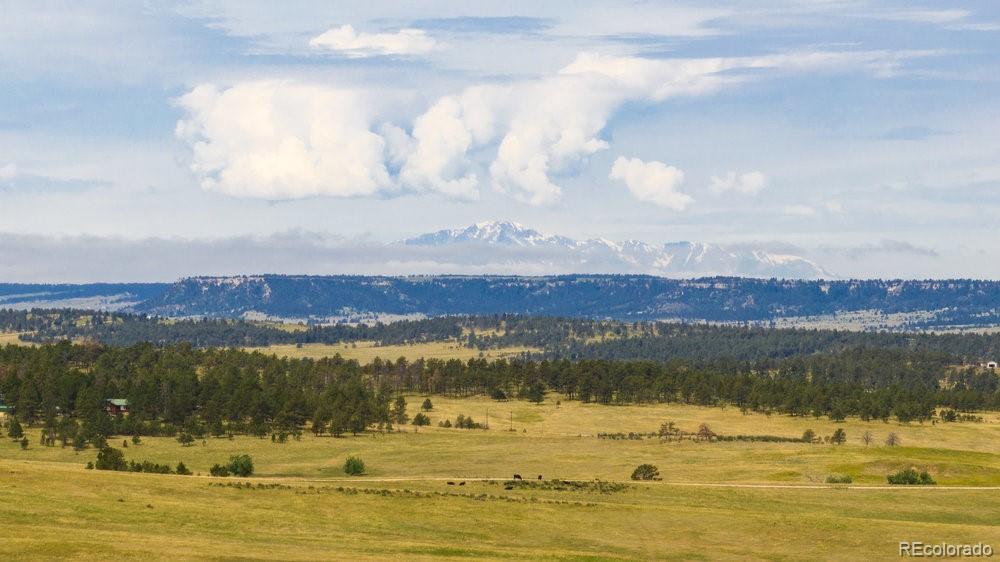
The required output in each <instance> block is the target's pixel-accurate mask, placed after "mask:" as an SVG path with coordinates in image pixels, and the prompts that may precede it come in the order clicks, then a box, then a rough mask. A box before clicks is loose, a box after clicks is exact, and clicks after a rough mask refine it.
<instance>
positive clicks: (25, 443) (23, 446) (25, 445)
mask: <svg viewBox="0 0 1000 562" xmlns="http://www.w3.org/2000/svg"><path fill="white" fill-rule="evenodd" d="M21 450H23V451H27V450H28V438H27V437H22V438H21Z"/></svg>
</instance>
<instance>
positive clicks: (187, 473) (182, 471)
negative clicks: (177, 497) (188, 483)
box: [177, 462, 191, 476]
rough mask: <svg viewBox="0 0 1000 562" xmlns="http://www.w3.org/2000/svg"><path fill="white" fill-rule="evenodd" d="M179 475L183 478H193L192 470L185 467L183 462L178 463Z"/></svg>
mask: <svg viewBox="0 0 1000 562" xmlns="http://www.w3.org/2000/svg"><path fill="white" fill-rule="evenodd" d="M177 474H180V475H181V476H191V469H189V468H188V467H187V466H185V465H184V463H183V462H179V463H177Z"/></svg>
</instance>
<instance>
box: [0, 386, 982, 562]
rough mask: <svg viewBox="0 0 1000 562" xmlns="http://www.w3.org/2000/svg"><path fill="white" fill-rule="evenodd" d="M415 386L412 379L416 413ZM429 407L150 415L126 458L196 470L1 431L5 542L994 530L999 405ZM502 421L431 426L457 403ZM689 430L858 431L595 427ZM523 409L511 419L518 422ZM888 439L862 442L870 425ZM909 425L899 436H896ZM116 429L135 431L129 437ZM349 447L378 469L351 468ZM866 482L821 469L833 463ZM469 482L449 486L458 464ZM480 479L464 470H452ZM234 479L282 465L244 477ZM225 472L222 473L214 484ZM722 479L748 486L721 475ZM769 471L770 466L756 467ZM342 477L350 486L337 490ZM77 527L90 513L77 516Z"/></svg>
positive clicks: (319, 554)
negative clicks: (112, 467)
mask: <svg viewBox="0 0 1000 562" xmlns="http://www.w3.org/2000/svg"><path fill="white" fill-rule="evenodd" d="M423 398H424V397H422V396H408V397H407V401H408V403H409V408H408V411H409V412H410V415H413V414H415V413H416V412H417V409H418V408H419V406H420V404H421V402H422V401H423ZM430 398H431V400H432V401H433V404H434V408H433V409H432V410H431V411H430V412H428V415H429V416H430V417H431V420H432V422H433V424H434V425H432V426H431V427H423V428H420V429H419V430H415V428H414V427H413V426H410V425H406V426H403V427H402V429H403V430H404V431H400V432H393V433H384V434H383V433H366V434H361V435H358V436H350V435H348V436H345V437H342V438H333V437H329V436H321V437H316V436H314V435H312V434H311V433H309V432H308V431H307V432H306V433H305V434H303V435H302V438H301V440H295V439H289V441H288V442H287V443H283V444H280V443H272V442H271V440H270V439H256V438H253V437H247V436H235V437H234V438H232V439H228V438H212V437H209V438H207V439H205V440H204V441H201V440H199V441H197V442H196V443H195V444H194V445H191V446H186V447H185V446H182V445H180V444H179V443H178V442H177V441H176V440H174V439H172V438H167V437H160V438H153V437H145V438H143V439H142V443H141V444H140V445H137V446H136V445H131V444H130V446H129V447H128V448H125V449H123V451H124V452H125V454H126V457H127V458H130V459H136V460H151V461H154V462H160V463H170V464H171V465H176V463H177V462H178V461H183V462H184V463H185V464H186V465H187V466H188V467H190V468H191V469H192V470H193V471H194V472H195V473H196V475H195V476H190V477H185V476H167V475H153V474H133V473H110V472H103V471H91V470H86V469H85V468H84V465H85V464H86V462H87V461H91V460H93V459H94V457H95V451H94V450H93V449H86V450H84V451H81V452H74V451H73V450H72V448H69V447H67V448H61V447H43V446H41V445H39V444H38V435H39V430H38V429H37V428H31V429H29V430H28V432H27V434H28V437H29V440H30V441H31V444H30V447H29V449H28V450H26V451H24V450H21V449H20V447H19V446H18V444H16V443H14V442H12V441H11V440H9V439H4V440H3V441H2V442H0V474H2V475H3V478H4V481H5V485H4V486H3V487H0V519H2V520H3V521H5V531H4V536H5V540H4V541H0V555H5V557H10V556H13V557H14V558H19V557H29V558H32V559H44V558H50V559H55V558H60V559H93V558H106V557H108V556H114V557H116V558H125V559H129V558H147V559H148V558H175V559H176V558H230V559H231V558H245V559H303V560H304V559H318V558H327V559H329V558H345V557H347V558H352V559H389V558H397V559H398V558H407V559H422V558H468V557H481V558H489V559H510V558H532V559H539V558H544V559H555V560H561V559H572V560H579V559H587V560H617V559H648V558H659V559H746V558H748V557H749V558H763V559H781V560H788V559H810V558H816V557H821V558H825V559H842V560H850V559H860V558H866V559H873V558H874V559H889V558H895V557H896V554H897V542H898V541H899V540H922V541H925V542H931V541H941V540H949V541H957V542H978V541H985V542H988V543H992V544H994V545H995V546H1000V529H998V527H997V526H996V525H995V523H996V521H998V520H1000V493H998V491H997V490H996V489H968V488H961V487H962V486H1000V420H998V419H997V418H996V416H988V417H987V418H986V419H985V420H984V422H983V423H956V424H941V423H939V424H937V425H931V424H925V425H920V424H897V423H888V424H883V423H881V422H876V423H864V422H860V421H858V420H848V421H846V422H843V423H840V424H836V423H833V422H830V421H829V420H827V419H815V418H794V417H789V416H778V415H774V416H765V415H761V414H752V415H743V414H741V413H740V412H739V411H736V410H734V409H720V408H702V407H694V406H684V405H648V406H602V405H596V404H581V403H578V402H573V401H565V400H563V401H561V402H560V403H557V401H558V400H559V398H558V397H556V396H550V397H549V398H548V399H547V400H546V402H545V403H544V404H542V405H535V404H531V403H527V402H521V401H512V402H495V401H491V400H487V399H484V398H476V397H473V398H450V397H443V396H431V397H430ZM487 409H488V410H489V412H488V415H489V418H488V419H489V426H490V428H489V429H488V430H464V429H445V428H439V427H437V426H436V424H437V423H438V422H439V421H441V420H443V419H450V420H454V418H455V417H456V416H457V415H458V414H463V415H466V416H472V417H473V418H474V419H475V420H476V421H477V422H484V421H486V420H487V417H486V416H487ZM667 420H670V421H674V422H675V423H676V424H677V426H678V427H680V428H681V429H683V430H685V431H694V430H696V429H697V427H698V426H699V425H700V424H702V423H704V424H708V425H709V426H710V427H711V428H712V429H713V431H715V432H716V433H718V434H721V435H737V434H744V435H749V434H754V435H764V434H766V435H776V436H785V437H796V436H799V435H801V433H802V431H804V430H805V429H806V428H809V429H813V430H814V431H815V432H816V434H817V435H819V436H823V435H828V434H830V433H832V432H833V431H834V429H836V428H838V427H839V428H843V429H844V430H845V431H846V432H847V434H848V441H847V443H846V444H844V445H840V446H837V445H830V444H825V443H813V444H806V443H764V442H753V443H751V442H713V443H701V442H693V441H682V442H661V441H660V440H659V439H655V438H652V439H642V440H629V439H623V440H609V439H599V438H597V437H596V435H597V434H598V433H626V434H627V433H628V432H651V431H655V430H656V429H657V428H658V427H659V424H660V423H662V422H664V421H667ZM511 426H513V431H511V430H510V429H511ZM866 430H869V431H872V433H874V434H875V436H876V440H875V441H873V443H872V444H871V445H869V446H865V445H864V444H863V443H862V442H861V440H860V437H861V434H862V433H863V432H864V431H866ZM890 431H892V432H895V433H896V434H897V435H898V436H899V437H900V439H901V442H902V446H898V447H887V446H885V445H884V444H883V442H882V440H883V439H884V437H885V435H886V434H887V433H888V432H890ZM123 439H124V438H119V439H118V440H112V441H111V444H112V445H114V446H116V447H122V443H121V441H122V440H123ZM237 453H247V454H250V455H251V456H252V457H253V459H254V464H255V467H256V474H255V476H254V477H252V478H247V479H236V478H228V479H224V478H209V477H207V476H205V475H206V474H207V471H208V468H209V467H210V466H211V465H212V464H214V463H221V462H225V461H226V460H227V459H228V458H229V456H230V455H233V454H237ZM348 455H357V456H360V457H361V458H363V459H364V460H365V462H366V463H367V465H368V470H367V472H366V474H365V475H364V476H361V477H357V478H352V477H348V476H346V475H345V474H344V473H343V471H342V470H341V467H342V465H343V462H344V459H345V458H346V457H347V456H348ZM640 463H652V464H655V465H657V466H658V467H659V470H660V473H661V475H662V477H663V479H664V480H663V481H661V482H651V483H629V486H628V488H627V489H625V490H624V491H618V492H611V493H601V492H600V491H597V490H596V489H592V488H588V487H583V488H580V489H573V490H562V491H558V490H553V489H535V488H532V487H527V488H515V489H513V490H506V489H504V485H503V483H502V482H501V481H483V480H481V479H489V478H494V479H506V478H509V477H510V476H511V475H512V474H513V473H515V472H517V473H520V474H522V475H524V476H525V478H526V479H531V480H534V479H535V478H536V477H537V476H538V475H539V474H540V475H542V476H543V478H544V479H545V480H551V479H568V480H577V481H591V480H592V479H595V478H600V479H602V480H605V481H610V480H617V481H627V479H628V476H629V474H630V473H631V470H632V469H633V468H634V467H635V466H636V465H638V464H640ZM910 466H914V467H918V468H920V469H927V470H929V471H930V472H931V473H932V474H933V475H934V477H935V478H936V479H937V480H938V483H939V485H938V486H936V487H931V488H899V489H877V488H873V487H870V486H880V487H882V486H883V485H884V484H885V475H886V474H887V473H889V472H891V471H894V470H898V469H900V468H905V467H910ZM832 473H838V474H849V475H851V476H852V477H853V478H854V482H855V485H854V486H850V487H844V486H827V485H824V484H822V480H823V479H824V478H825V476H827V475H828V474H832ZM448 481H452V482H454V483H455V485H454V486H450V485H448V484H447V482H448ZM462 481H464V482H466V483H465V485H464V486H458V483H459V482H462ZM236 482H254V483H269V484H279V486H277V487H266V488H264V487H254V488H253V489H246V488H243V487H240V488H234V487H232V486H228V484H230V483H236ZM219 484H222V485H221V486H220V485H219ZM718 484H727V485H732V486H735V487H717V486H716V485H718ZM757 486H760V487H757ZM338 487H339V488H340V490H338ZM84 529H85V531H83V530H84Z"/></svg>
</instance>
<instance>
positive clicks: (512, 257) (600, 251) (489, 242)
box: [398, 221, 833, 279]
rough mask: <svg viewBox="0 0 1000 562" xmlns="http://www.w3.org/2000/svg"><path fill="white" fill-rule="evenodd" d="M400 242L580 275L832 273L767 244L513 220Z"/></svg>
mask: <svg viewBox="0 0 1000 562" xmlns="http://www.w3.org/2000/svg"><path fill="white" fill-rule="evenodd" d="M398 244H400V245H403V246H410V247H430V248H437V249H441V250H446V249H448V248H453V249H455V250H456V251H459V250H460V249H463V248H466V249H467V248H470V247H474V248H476V251H479V252H494V253H496V256H495V258H496V259H495V260H494V261H497V262H503V261H506V262H518V263H537V264H538V265H539V266H544V267H547V268H549V269H556V270H563V271H573V272H577V273H649V274H653V275H663V276H669V277H690V276H703V275H731V276H739V277H765V278H769V277H778V278H787V279H820V278H831V277H833V276H832V275H831V274H830V273H829V272H827V271H826V270H824V269H823V268H822V267H820V266H819V265H817V264H816V263H814V262H813V261H811V260H809V259H806V258H804V257H801V256H796V255H792V254H787V253H777V252H773V251H770V250H768V249H766V248H763V247H753V246H743V245H741V246H724V245H719V244H705V243H699V242H671V243H668V244H664V245H663V246H654V245H651V244H647V243H645V242H642V241H639V240H626V241H624V242H614V241H611V240H605V239H603V238H595V239H590V240H574V239H572V238H567V237H565V236H556V235H551V234H543V233H541V232H538V231H537V230H534V229H531V228H528V227H526V226H523V225H521V224H518V223H515V222H509V221H495V222H482V223H477V224H474V225H471V226H469V227H467V228H461V229H453V230H440V231H438V232H432V233H428V234H423V235H421V236H417V237H415V238H409V239H406V240H403V241H401V242H399V243H398Z"/></svg>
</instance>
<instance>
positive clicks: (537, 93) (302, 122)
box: [176, 28, 926, 209]
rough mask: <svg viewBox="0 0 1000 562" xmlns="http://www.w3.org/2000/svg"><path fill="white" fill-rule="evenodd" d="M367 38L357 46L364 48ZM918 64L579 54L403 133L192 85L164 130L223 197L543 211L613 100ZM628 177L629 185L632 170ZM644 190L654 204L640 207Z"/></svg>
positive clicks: (864, 58) (329, 91) (270, 86)
mask: <svg viewBox="0 0 1000 562" xmlns="http://www.w3.org/2000/svg"><path fill="white" fill-rule="evenodd" d="M339 29H340V30H343V28H339ZM338 33H339V31H338ZM351 33H353V31H351ZM352 36H356V37H360V36H357V35H356V34H355V35H352ZM321 37H322V36H321ZM337 37H340V36H339V35H338V36H337ZM330 41H331V42H333V40H332V39H331V40H330ZM338 41H339V39H338ZM365 41H368V42H367V43H365V42H362V43H358V44H359V45H360V44H364V45H369V44H374V43H372V41H374V40H373V39H372V40H369V39H366V40H365ZM334 43H336V42H334ZM336 44H340V43H336ZM350 44H353V43H350V42H345V43H344V45H350ZM925 54H926V53H922V52H913V53H899V52H882V51H873V52H825V51H820V52H805V53H793V54H783V55H770V56H762V57H735V58H701V59H645V58H640V57H632V56H611V55H602V54H595V53H581V54H579V55H578V56H577V57H576V58H575V60H573V62H572V63H570V64H569V65H566V66H565V67H563V68H562V69H560V70H559V71H558V72H556V73H553V74H550V75H545V76H541V77H538V78H533V79H526V80H519V81H514V82H509V83H485V84H477V85H473V86H469V87H466V88H465V89H463V90H461V91H460V92H457V93H455V94H451V95H446V96H443V97H441V98H439V99H438V100H436V101H435V102H434V103H432V104H431V105H430V106H429V107H428V108H427V109H426V110H424V111H423V112H422V113H419V114H416V115H415V116H414V117H413V118H412V121H411V122H409V123H403V124H402V125H398V124H395V123H390V122H386V121H380V120H379V119H378V118H377V116H378V115H379V109H380V108H379V107H377V105H378V104H377V103H376V102H375V101H373V100H376V99H378V97H379V96H378V95H377V94H378V92H377V91H357V90H349V89H342V88H336V87H330V86H319V85H311V84H303V83H299V82H295V81H287V80H284V81H251V82H239V83H236V84H232V85H229V86H219V85H214V84H202V85H199V86H197V87H195V88H194V89H192V90H191V91H190V92H189V93H188V94H186V95H184V96H183V97H181V98H180V99H179V100H178V105H179V106H180V107H181V108H182V109H183V110H184V111H185V112H186V116H185V118H183V119H182V120H181V121H180V122H179V123H178V125H177V128H176V134H177V136H178V138H180V139H182V140H183V141H184V142H186V143H187V144H188V145H189V146H190V148H191V153H192V162H191V170H192V171H193V172H194V173H195V174H196V175H197V176H198V177H199V178H200V180H201V185H202V186H203V187H204V188H205V189H208V190H214V191H219V192H222V193H226V194H229V195H233V196H239V197H255V198H263V199H294V198H304V197H311V196H317V195H328V196H337V197H373V196H376V197H384V196H390V195H394V194H398V193H404V192H431V193H437V194H440V195H442V196H444V197H448V198H455V199H467V200H471V199H476V198H478V197H479V195H480V193H481V190H482V189H483V188H484V187H485V186H489V187H490V188H492V189H493V190H495V191H498V192H501V193H506V194H508V195H509V196H511V197H513V198H514V199H516V200H518V201H521V202H523V203H526V204H529V205H548V204H552V203H555V202H557V201H559V200H560V198H561V197H562V195H563V188H562V186H561V185H560V183H561V181H560V180H561V178H562V177H563V176H565V175H568V174H572V173H573V172H574V171H575V170H576V169H578V167H579V166H580V165H581V164H582V163H584V162H585V161H586V160H587V158H588V157H590V156H591V155H593V154H595V153H597V152H599V151H602V150H605V149H607V148H608V147H609V144H608V142H607V141H606V140H604V139H603V138H602V136H601V135H602V132H603V131H604V129H605V127H606V126H607V123H608V121H609V119H610V118H611V117H612V116H613V115H614V114H615V112H616V111H618V110H619V109H620V108H621V107H622V106H624V105H625V104H629V103H646V104H653V103H660V102H663V101H664V100H667V99H669V98H673V97H678V96H699V95H706V94H710V93H712V92H715V91H718V90H719V89H721V88H723V87H727V86H732V85H735V84H739V83H741V82H745V81H748V80H751V79H754V78H756V77H758V76H759V73H760V71H761V70H762V69H769V70H772V71H775V72H777V71H784V72H802V71H810V70H851V69H859V68H860V69H863V70H866V71H869V72H874V73H876V74H877V75H891V74H892V73H893V72H894V71H895V70H896V68H897V67H898V65H899V63H900V61H901V60H903V59H905V58H907V57H912V56H923V55H925ZM631 176H632V177H633V180H632V182H633V184H635V185H638V184H636V183H635V182H637V181H639V180H638V179H637V175H636V173H633V174H631ZM657 181H660V182H663V181H666V180H665V179H663V178H660V179H659V180H657ZM627 183H628V182H627ZM765 183H766V178H765V177H764V175H763V174H761V173H760V172H747V173H744V174H742V175H740V176H738V177H737V176H736V175H735V173H733V174H732V177H729V176H727V177H725V178H715V179H714V180H713V185H714V186H715V188H716V189H718V190H722V191H724V190H730V189H731V190H735V191H738V192H741V193H747V194H754V193H757V192H759V191H760V190H761V189H763V187H764V185H765ZM630 189H633V193H636V190H635V189H634V188H633V187H632V186H630ZM639 191H640V193H642V194H643V195H642V196H643V197H646V199H644V200H647V201H652V202H656V203H657V204H660V205H663V206H666V207H669V208H678V209H679V208H683V207H684V206H685V205H686V204H687V202H685V199H684V198H683V197H679V196H677V195H676V194H675V195H673V196H669V197H667V196H663V195H662V193H666V192H669V191H670V190H669V189H664V188H663V187H659V188H651V187H650V186H648V185H647V186H645V187H644V188H642V189H641V190H639ZM654 191H655V192H658V193H661V195H659V196H655V198H650V197H654V196H653V195H652V193H653V192H654Z"/></svg>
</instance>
